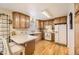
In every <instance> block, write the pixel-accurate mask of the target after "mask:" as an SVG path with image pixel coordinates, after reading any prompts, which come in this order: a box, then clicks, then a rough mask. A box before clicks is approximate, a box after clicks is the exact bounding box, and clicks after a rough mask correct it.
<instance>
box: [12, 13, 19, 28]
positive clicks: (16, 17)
mask: <svg viewBox="0 0 79 59" xmlns="http://www.w3.org/2000/svg"><path fill="white" fill-rule="evenodd" d="M19 17H20V16H19V13H13V28H19V25H20V22H19Z"/></svg>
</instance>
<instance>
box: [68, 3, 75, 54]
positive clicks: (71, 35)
mask: <svg viewBox="0 0 79 59" xmlns="http://www.w3.org/2000/svg"><path fill="white" fill-rule="evenodd" d="M68 9H69V12H68V18H67V25H68V48H69V54H72V55H73V54H75V51H74V47H75V43H74V42H75V39H74V4H70V6H69V8H68ZM70 12H72V13H73V29H70V24H69V13H70Z"/></svg>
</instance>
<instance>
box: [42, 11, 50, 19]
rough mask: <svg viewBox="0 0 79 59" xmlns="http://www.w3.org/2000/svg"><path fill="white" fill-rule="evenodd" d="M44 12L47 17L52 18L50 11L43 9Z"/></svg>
mask: <svg viewBox="0 0 79 59" xmlns="http://www.w3.org/2000/svg"><path fill="white" fill-rule="evenodd" d="M42 14H43V15H45V16H46V17H48V18H50V17H51V15H50V14H49V12H48V11H47V10H43V11H42Z"/></svg>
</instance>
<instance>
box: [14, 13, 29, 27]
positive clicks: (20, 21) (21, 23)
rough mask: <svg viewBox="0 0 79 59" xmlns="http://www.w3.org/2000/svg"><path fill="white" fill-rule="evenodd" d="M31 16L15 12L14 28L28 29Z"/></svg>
mask: <svg viewBox="0 0 79 59" xmlns="http://www.w3.org/2000/svg"><path fill="white" fill-rule="evenodd" d="M29 24H30V17H29V16H27V15H25V14H22V13H19V12H13V28H14V29H26V28H28V27H29Z"/></svg>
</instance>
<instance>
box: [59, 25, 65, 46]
mask: <svg viewBox="0 0 79 59" xmlns="http://www.w3.org/2000/svg"><path fill="white" fill-rule="evenodd" d="M59 43H61V44H65V45H66V24H63V25H59Z"/></svg>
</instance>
